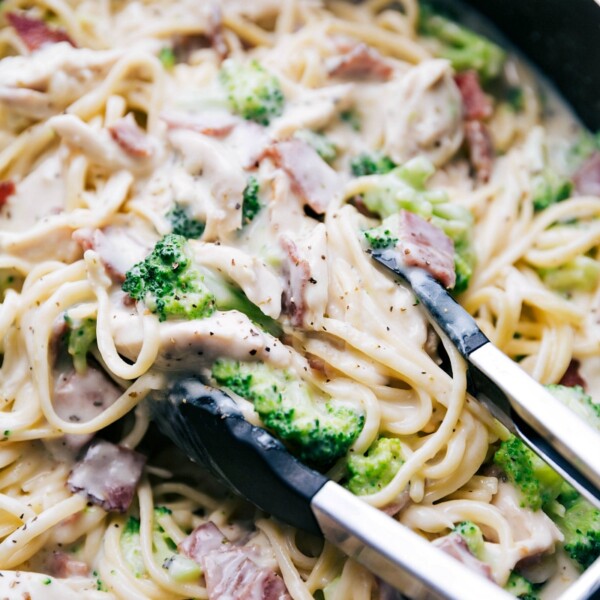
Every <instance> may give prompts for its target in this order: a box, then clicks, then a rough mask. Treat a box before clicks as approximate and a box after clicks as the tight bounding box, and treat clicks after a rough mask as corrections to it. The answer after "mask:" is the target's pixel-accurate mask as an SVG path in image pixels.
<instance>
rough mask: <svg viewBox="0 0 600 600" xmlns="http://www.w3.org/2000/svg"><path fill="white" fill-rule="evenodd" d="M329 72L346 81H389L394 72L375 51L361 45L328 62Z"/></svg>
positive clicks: (365, 45)
mask: <svg viewBox="0 0 600 600" xmlns="http://www.w3.org/2000/svg"><path fill="white" fill-rule="evenodd" d="M327 72H328V73H329V75H331V76H332V77H341V78H344V79H363V80H365V79H369V80H375V81H387V80H388V79H389V78H390V77H391V76H392V74H393V72H394V70H393V69H392V67H391V66H390V65H389V64H388V62H387V61H386V60H385V59H384V58H383V57H382V56H381V54H379V52H377V51H376V50H375V49H373V48H371V47H370V46H367V44H365V43H360V44H357V45H355V46H354V47H352V48H351V49H349V50H348V51H347V52H345V53H344V54H342V55H340V56H335V57H332V58H330V59H329V60H328V61H327Z"/></svg>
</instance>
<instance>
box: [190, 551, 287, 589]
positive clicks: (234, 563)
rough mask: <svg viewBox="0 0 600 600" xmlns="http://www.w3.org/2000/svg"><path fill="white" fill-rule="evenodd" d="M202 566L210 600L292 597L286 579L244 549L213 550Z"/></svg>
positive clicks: (204, 559)
mask: <svg viewBox="0 0 600 600" xmlns="http://www.w3.org/2000/svg"><path fill="white" fill-rule="evenodd" d="M202 567H203V570H204V577H205V579H206V591H207V592H208V598H209V600H218V599H222V598H228V599H230V600H290V596H289V594H288V592H287V589H286V587H285V583H284V582H283V579H281V577H280V576H279V575H277V573H275V572H274V571H273V570H271V569H266V568H264V567H259V566H258V565H257V564H256V563H255V562H254V561H252V560H250V559H249V558H247V553H246V552H245V551H244V548H235V547H233V548H232V549H231V550H226V551H222V552H211V553H209V554H207V555H206V556H205V557H204V558H203V560H202Z"/></svg>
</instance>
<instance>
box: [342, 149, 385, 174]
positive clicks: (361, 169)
mask: <svg viewBox="0 0 600 600" xmlns="http://www.w3.org/2000/svg"><path fill="white" fill-rule="evenodd" d="M395 167H396V163H394V161H393V160H392V159H391V158H390V157H389V156H385V154H381V152H372V153H370V154H368V153H366V152H363V153H362V154H359V155H358V156H355V157H354V158H353V159H352V162H351V163H350V169H351V170H352V174H353V175H354V176H355V177H363V176H364V175H381V174H384V173H389V172H390V171H391V170H392V169H394V168H395Z"/></svg>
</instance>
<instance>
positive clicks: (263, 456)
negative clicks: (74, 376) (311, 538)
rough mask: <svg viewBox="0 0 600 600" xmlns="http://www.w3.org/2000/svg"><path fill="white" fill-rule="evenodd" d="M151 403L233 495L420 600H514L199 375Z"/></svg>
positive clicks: (163, 424) (167, 428)
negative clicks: (253, 420)
mask: <svg viewBox="0 0 600 600" xmlns="http://www.w3.org/2000/svg"><path fill="white" fill-rule="evenodd" d="M147 401H148V402H149V404H150V408H151V412H152V415H153V418H154V420H155V422H156V423H157V425H158V427H159V428H160V429H161V431H162V432H163V433H164V434H165V435H166V436H167V437H169V438H171V440H173V442H175V444H176V445H177V446H179V448H181V449H182V450H183V451H184V452H185V453H186V454H187V455H188V456H189V457H190V458H191V459H192V460H193V461H195V462H197V463H199V464H202V465H204V466H205V467H206V468H207V469H208V470H209V471H211V472H212V473H213V475H215V476H216V477H217V478H218V479H220V480H221V481H222V482H223V483H225V484H226V485H227V486H229V488H230V489H232V490H233V491H234V492H235V493H237V494H238V495H239V496H242V497H244V498H246V499H247V500H249V501H250V502H252V503H253V504H255V505H256V506H258V507H259V508H260V509H262V510H264V511H265V512H267V513H269V514H271V515H273V516H275V517H277V518H278V519H280V520H282V521H284V522H286V523H289V524H291V525H294V526H295V527H297V528H299V529H303V530H305V531H308V532H310V533H314V534H317V535H323V536H324V537H325V538H326V539H327V540H329V541H330V542H332V543H333V544H335V545H336V546H337V547H338V548H340V549H341V550H342V551H343V552H344V553H345V554H347V555H348V556H349V557H351V558H353V559H355V560H356V561H358V562H360V563H362V564H363V565H364V566H366V567H367V568H368V569H370V570H371V571H372V572H373V573H375V574H376V575H378V576H379V577H381V578H382V579H383V580H385V581H387V582H388V583H389V584H390V585H392V586H394V587H395V588H396V589H398V590H400V591H401V592H402V594H403V596H407V597H409V598H413V599H416V600H426V599H427V600H429V599H432V600H437V599H448V600H482V599H483V598H485V600H511V599H513V600H514V597H513V596H512V595H510V594H509V593H507V592H505V591H504V590H503V589H502V588H500V587H498V586H497V585H496V584H495V583H493V582H491V581H490V580H488V579H486V578H485V577H483V576H481V575H479V574H478V573H475V572H473V571H471V570H470V569H468V568H467V567H466V566H464V565H463V564H462V563H460V562H458V561H457V560H455V559H454V558H452V557H451V556H449V555H447V554H445V553H444V552H442V551H441V550H439V549H437V548H436V547H435V546H433V545H432V544H431V543H430V542H429V541H427V540H426V539H424V538H422V537H421V536H419V535H418V534H416V533H415V532H413V531H411V530H410V529H408V528H407V527H404V526H403V525H401V524H400V523H399V522H398V521H396V520H394V519H392V518H391V517H389V516H388V515H386V514H385V513H384V512H382V511H380V510H378V509H377V508H374V507H373V506H370V505H369V504H367V503H365V502H364V501H363V500H361V499H360V498H357V497H356V496H354V495H353V494H351V493H350V492H348V491H347V490H346V489H344V488H343V487H341V486H340V485H338V484H337V483H335V482H334V481H331V480H329V479H327V477H325V476H324V475H322V474H321V473H317V472H316V471H313V470H312V469H310V468H308V467H307V466H305V465H303V464H302V463H300V462H299V461H298V460H296V459H295V458H294V457H293V456H292V455H291V454H289V452H288V451H287V450H286V448H285V447H284V445H283V444H282V443H281V442H280V441H278V440H276V439H275V438H274V437H272V436H271V435H270V434H269V433H268V432H267V431H265V430H264V429H261V428H259V427H255V426H253V425H251V424H250V423H248V421H246V420H245V419H244V417H243V415H242V413H241V412H240V410H239V408H238V407H237V405H236V403H235V401H234V400H232V399H231V398H230V397H229V396H227V395H226V394H225V393H223V392H222V391H220V390H218V389H215V388H211V387H208V386H206V385H204V384H203V383H202V382H201V381H200V380H199V379H197V378H191V377H190V378H187V379H180V380H179V381H177V382H175V383H173V384H172V385H171V386H170V387H167V389H166V390H156V391H153V392H151V393H150V394H149V396H148V397H147Z"/></svg>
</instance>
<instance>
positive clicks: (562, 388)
mask: <svg viewBox="0 0 600 600" xmlns="http://www.w3.org/2000/svg"><path fill="white" fill-rule="evenodd" d="M546 387H547V389H548V391H549V392H550V393H551V394H552V395H553V396H554V397H555V398H556V399H557V400H560V401H561V402H562V403H563V404H565V405H566V406H568V407H569V408H570V409H571V410H572V411H573V412H576V413H577V414H578V415H579V416H580V417H582V418H583V419H584V420H585V421H586V422H587V423H589V424H590V425H591V426H592V427H595V428H596V429H599V430H600V404H596V403H595V402H594V401H593V400H592V397H591V396H590V395H589V394H586V393H585V391H584V389H583V388H582V387H581V386H580V385H575V386H572V387H570V386H566V385H559V384H551V385H547V386H546Z"/></svg>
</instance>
